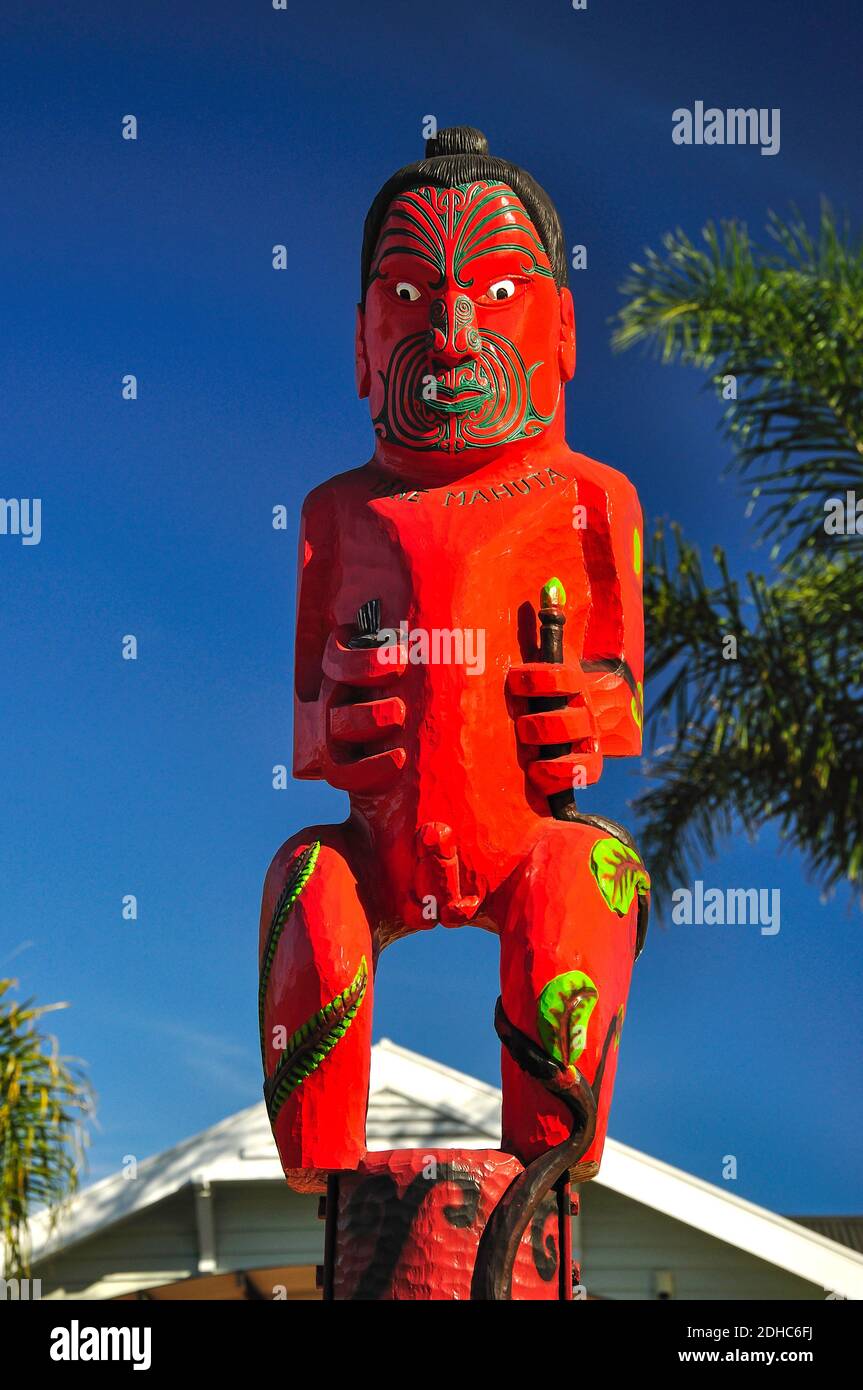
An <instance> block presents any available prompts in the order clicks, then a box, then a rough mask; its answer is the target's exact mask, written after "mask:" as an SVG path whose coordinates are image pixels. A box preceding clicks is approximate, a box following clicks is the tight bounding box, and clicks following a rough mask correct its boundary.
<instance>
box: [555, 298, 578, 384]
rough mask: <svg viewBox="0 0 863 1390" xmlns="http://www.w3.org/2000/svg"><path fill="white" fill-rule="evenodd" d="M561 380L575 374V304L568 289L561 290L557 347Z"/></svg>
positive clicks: (568, 378) (569, 379)
mask: <svg viewBox="0 0 863 1390" xmlns="http://www.w3.org/2000/svg"><path fill="white" fill-rule="evenodd" d="M557 361H558V366H559V367H560V378H561V381H571V380H572V378H573V377H574V376H575V305H574V304H573V302H572V295H571V294H570V292H569V290H568V289H562V290H561V292H560V343H559V344H558V349H557Z"/></svg>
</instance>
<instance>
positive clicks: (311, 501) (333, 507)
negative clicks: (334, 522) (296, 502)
mask: <svg viewBox="0 0 863 1390" xmlns="http://www.w3.org/2000/svg"><path fill="white" fill-rule="evenodd" d="M372 486H373V484H372V481H371V475H370V470H369V467H368V465H367V464H361V465H360V467H359V468H349V469H346V470H345V472H344V473H336V474H334V476H333V477H332V478H325V479H324V481H323V482H322V483H318V485H317V487H313V488H312V490H311V492H309V493H307V494H306V499H305V501H304V502H303V515H304V516H311V515H317V514H324V515H328V516H331V517H332V516H334V515H335V514H336V513H337V512H338V511H340V510H342V509H344V508H346V507H347V508H350V507H351V506H352V505H356V504H358V503H360V502H364V501H367V500H368V498H369V496H370V495H371V492H372Z"/></svg>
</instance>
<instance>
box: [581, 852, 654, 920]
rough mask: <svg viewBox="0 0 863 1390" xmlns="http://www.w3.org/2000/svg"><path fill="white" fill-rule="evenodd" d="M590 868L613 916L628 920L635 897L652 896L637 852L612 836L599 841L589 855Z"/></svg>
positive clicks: (646, 874) (648, 879)
mask: <svg viewBox="0 0 863 1390" xmlns="http://www.w3.org/2000/svg"><path fill="white" fill-rule="evenodd" d="M590 868H591V871H592V873H593V877H594V878H595V879H596V882H597V884H598V886H599V891H600V893H601V894H602V896H603V897H604V898H605V901H606V902H607V904H608V906H609V907H610V908H611V910H612V912H616V913H617V915H618V917H625V916H626V914H627V912H628V911H629V909H630V908H631V907H632V901H633V898H634V897H635V895H636V893H649V892H650V875H649V874H648V872H647V870H646V869H645V867H644V865H643V864H642V862H641V860H640V859H639V857H638V855H637V854H636V852H635V850H634V849H630V848H629V847H628V846H627V845H625V844H624V843H623V841H622V840H618V839H617V838H616V836H614V835H609V836H607V837H606V838H605V839H604V840H597V842H596V844H595V845H594V846H593V849H592V850H591V854H590Z"/></svg>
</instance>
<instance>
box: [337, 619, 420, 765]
mask: <svg viewBox="0 0 863 1390" xmlns="http://www.w3.org/2000/svg"><path fill="white" fill-rule="evenodd" d="M349 636H350V633H349V631H347V630H344V631H343V630H342V629H339V630H338V631H337V632H333V633H331V634H330V636H329V639H328V641H327V646H326V650H325V652H324V659H323V669H324V675H325V677H326V678H327V686H328V691H329V693H328V698H327V714H326V738H327V754H328V756H327V766H326V768H325V775H326V780H327V781H328V782H329V784H330V786H333V787H340V788H341V789H342V790H344V791H349V792H350V791H354V792H363V791H377V790H380V789H381V788H383V787H385V786H386V785H387V784H388V783H389V782H391V781H392V779H393V776H394V775H395V773H396V772H398V770H399V769H400V768H402V767H404V764H405V759H406V757H407V754H406V752H405V749H404V746H403V743H402V738H401V730H402V729H403V728H404V723H405V714H406V711H405V703H404V700H402V699H400V698H399V696H397V695H392V694H390V693H389V692H387V691H384V690H381V687H383V686H386V685H389V684H391V682H392V681H393V680H395V679H397V678H398V677H400V676H402V675H404V672H405V670H406V667H407V653H406V651H405V649H404V648H403V647H399V646H397V645H396V646H390V647H362V648H352V647H349V646H348V645H347V641H348V638H349ZM375 691H378V692H379V693H378V694H375V693H374V692H375ZM366 692H368V696H367V695H366Z"/></svg>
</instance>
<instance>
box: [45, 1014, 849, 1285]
mask: <svg viewBox="0 0 863 1390" xmlns="http://www.w3.org/2000/svg"><path fill="white" fill-rule="evenodd" d="M500 1099H501V1098H500V1091H499V1090H498V1089H497V1088H496V1087H494V1086H489V1085H487V1084H486V1083H484V1082H482V1081H477V1080H476V1079H475V1078H474V1077H471V1076H466V1075H464V1073H462V1072H458V1071H454V1070H453V1069H452V1068H451V1067H445V1066H442V1065H441V1064H440V1063H439V1062H434V1061H431V1060H430V1059H429V1058H427V1057H422V1056H420V1055H419V1054H417V1053H415V1052H410V1051H408V1050H407V1048H403V1047H399V1046H398V1045H397V1044H395V1043H392V1042H390V1041H389V1040H387V1039H383V1040H382V1041H381V1042H379V1043H377V1044H375V1046H374V1048H373V1049H372V1069H371V1084H370V1090H369V1117H368V1143H369V1148H370V1149H392V1148H416V1147H421V1146H423V1145H428V1146H430V1147H447V1146H455V1145H458V1146H459V1147H462V1148H489V1147H495V1146H496V1145H497V1144H498V1143H499V1142H500ZM267 1181H272V1182H282V1181H283V1177H282V1171H281V1166H280V1163H279V1158H278V1154H277V1153H276V1148H275V1145H274V1143H273V1138H272V1135H271V1133H270V1126H269V1121H268V1119H267V1113H266V1110H265V1108H264V1105H263V1103H262V1102H258V1103H257V1104H256V1105H251V1106H249V1107H248V1108H247V1109H245V1110H241V1111H239V1112H238V1113H237V1114H235V1115H231V1116H229V1117H228V1118H227V1119H225V1120H221V1121H220V1122H219V1123H218V1124H215V1125H213V1126H211V1128H209V1129H206V1130H204V1131H203V1132H202V1133H200V1134H196V1135H193V1136H192V1137H191V1138H190V1139H185V1140H183V1142H182V1143H180V1144H176V1145H175V1146H174V1147H173V1148H170V1149H166V1150H164V1151H163V1152H162V1153H160V1154H156V1155H155V1156H154V1157H153V1158H150V1159H147V1160H145V1161H144V1162H142V1163H140V1164H139V1165H138V1170H137V1176H136V1179H135V1181H129V1180H128V1179H127V1178H126V1177H125V1176H124V1175H123V1174H122V1173H116V1174H114V1175H112V1176H111V1177H109V1178H105V1179H103V1180H102V1181H101V1182H97V1183H94V1184H93V1185H92V1186H91V1187H87V1188H85V1189H83V1190H82V1191H81V1192H80V1193H79V1194H78V1195H77V1196H76V1197H75V1198H74V1199H73V1201H72V1202H71V1203H70V1205H69V1208H68V1210H67V1211H66V1212H65V1214H64V1216H63V1218H62V1220H61V1222H60V1224H59V1225H58V1226H57V1227H56V1228H55V1230H54V1231H53V1232H52V1231H50V1230H49V1225H48V1219H47V1214H44V1213H43V1214H40V1215H39V1216H37V1217H36V1218H35V1219H34V1221H33V1223H32V1226H31V1236H32V1254H33V1259H34V1261H36V1260H41V1259H44V1258H45V1257H46V1256H48V1255H51V1254H54V1253H55V1252H57V1251H59V1250H65V1249H68V1248H69V1247H70V1246H72V1245H74V1244H77V1243H78V1242H79V1241H82V1240H86V1239H87V1238H88V1237H90V1236H92V1235H95V1234H96V1233H97V1232H98V1231H101V1230H103V1229H105V1228H106V1227H108V1226H110V1225H113V1224H114V1223H115V1222H118V1221H122V1220H123V1219H125V1218H127V1217H129V1216H132V1215H133V1214H134V1213H136V1212H139V1211H141V1210H144V1209H146V1208H147V1207H150V1206H152V1205H154V1204H155V1203H157V1202H160V1201H162V1200H163V1199H164V1198H166V1197H169V1196H171V1195H172V1194H173V1193H175V1192H177V1191H178V1190H179V1189H180V1188H182V1187H184V1186H185V1185H187V1184H189V1183H192V1184H199V1183H209V1184H214V1183H224V1182H267ZM593 1181H594V1182H595V1183H597V1184H599V1185H600V1186H604V1187H606V1188H608V1189H609V1190H610V1191H613V1192H617V1193H620V1194H621V1195H622V1196H624V1197H628V1198H631V1199H632V1200H633V1201H636V1202H641V1203H643V1204H644V1205H646V1206H648V1207H651V1208H653V1209H654V1210H656V1211H658V1212H660V1213H662V1214H664V1215H666V1216H668V1217H671V1218H673V1219H674V1220H676V1221H681V1222H683V1223H684V1224H685V1225H688V1226H692V1227H694V1228H695V1229H697V1230H700V1231H703V1232H705V1233H706V1234H708V1235H711V1236H714V1237H715V1238H716V1239H717V1240H720V1241H724V1242H725V1243H726V1244H729V1245H733V1246H736V1247H737V1248H739V1249H741V1250H744V1251H746V1252H747V1253H749V1254H750V1255H754V1256H756V1257H757V1258H759V1259H762V1260H766V1261H767V1262H768V1263H770V1264H772V1265H775V1266H777V1267H779V1268H781V1269H784V1270H787V1271H789V1272H790V1273H793V1274H797V1275H802V1276H803V1277H805V1278H806V1279H808V1280H809V1281H811V1282H812V1283H814V1284H820V1285H821V1286H822V1287H823V1288H824V1289H827V1290H829V1291H830V1292H832V1293H836V1294H839V1295H841V1296H843V1297H845V1298H863V1254H861V1253H859V1252H858V1250H856V1249H849V1248H847V1246H846V1245H842V1244H839V1243H838V1242H837V1240H835V1239H830V1236H831V1235H836V1234H839V1233H840V1228H844V1226H845V1225H847V1224H848V1222H849V1221H850V1222H851V1224H852V1225H858V1224H859V1222H858V1221H857V1219H856V1218H835V1217H834V1218H814V1217H813V1218H805V1219H804V1224H801V1223H798V1222H796V1221H792V1220H790V1219H789V1218H787V1217H783V1216H778V1215H776V1213H774V1212H771V1211H768V1210H767V1209H766V1208H764V1207H759V1206H756V1205H755V1204H754V1203H752V1202H746V1201H743V1200H742V1199H741V1198H740V1197H736V1196H735V1195H734V1194H733V1193H730V1192H728V1191H727V1190H724V1189H721V1188H718V1187H714V1186H713V1185H712V1184H710V1183H707V1182H703V1181H702V1180H701V1179H700V1178H696V1177H693V1176H692V1175H691V1174H690V1173H685V1172H683V1171H682V1170H681V1169H679V1168H673V1167H672V1166H671V1165H670V1164H667V1163H662V1162H660V1161H659V1160H658V1159H655V1158H651V1157H649V1156H648V1155H647V1154H643V1153H640V1152H639V1151H638V1150H637V1149H632V1148H629V1147H628V1146H627V1145H625V1144H619V1143H617V1142H616V1141H615V1140H613V1139H608V1140H607V1141H606V1145H605V1151H604V1155H603V1160H602V1168H601V1170H600V1173H599V1175H598V1177H596V1178H595V1179H594V1180H593ZM830 1222H832V1223H839V1224H838V1225H836V1224H833V1225H830V1224H827V1225H825V1224H824V1223H830ZM816 1223H817V1227H816Z"/></svg>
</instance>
